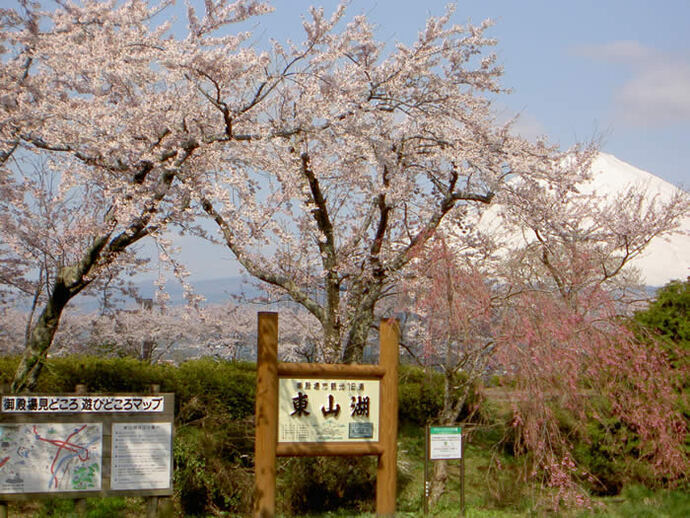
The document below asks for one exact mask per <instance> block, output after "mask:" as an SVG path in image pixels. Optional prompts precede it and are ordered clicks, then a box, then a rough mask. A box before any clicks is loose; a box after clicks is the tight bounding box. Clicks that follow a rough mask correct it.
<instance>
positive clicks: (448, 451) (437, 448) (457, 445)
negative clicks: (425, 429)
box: [429, 426, 462, 460]
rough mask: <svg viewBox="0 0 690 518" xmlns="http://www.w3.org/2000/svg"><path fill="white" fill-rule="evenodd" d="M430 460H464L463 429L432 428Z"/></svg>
mask: <svg viewBox="0 0 690 518" xmlns="http://www.w3.org/2000/svg"><path fill="white" fill-rule="evenodd" d="M429 439H430V440H429V458H430V459H431V460H443V459H461V458H462V428H461V427H459V426H432V427H431V428H430V429H429Z"/></svg>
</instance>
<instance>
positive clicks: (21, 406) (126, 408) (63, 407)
mask: <svg viewBox="0 0 690 518" xmlns="http://www.w3.org/2000/svg"><path fill="white" fill-rule="evenodd" d="M164 410H165V404H164V398H163V396H142V397H137V396H2V405H0V412H3V413H37V414H41V413H69V412H80V413H84V412H85V413H104V412H105V413H117V412H163V411H164Z"/></svg>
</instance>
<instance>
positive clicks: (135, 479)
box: [110, 423, 172, 490]
mask: <svg viewBox="0 0 690 518" xmlns="http://www.w3.org/2000/svg"><path fill="white" fill-rule="evenodd" d="M171 465H172V423H113V437H112V459H111V470H110V488H111V489H116V490H120V489H169V488H170V487H171V484H172V482H171Z"/></svg>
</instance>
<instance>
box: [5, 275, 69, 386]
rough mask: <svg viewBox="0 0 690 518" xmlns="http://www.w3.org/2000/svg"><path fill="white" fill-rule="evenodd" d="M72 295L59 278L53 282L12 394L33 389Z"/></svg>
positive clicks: (24, 354)
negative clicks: (52, 287) (53, 284)
mask: <svg viewBox="0 0 690 518" xmlns="http://www.w3.org/2000/svg"><path fill="white" fill-rule="evenodd" d="M74 295H76V293H70V290H69V289H68V288H67V287H66V286H65V283H64V281H63V280H62V279H61V278H58V279H57V280H56V281H55V286H54V289H53V292H52V294H51V295H50V298H49V299H48V301H47V302H46V305H45V307H44V308H43V312H42V313H41V316H40V317H39V318H38V320H37V321H36V325H35V326H34V328H33V330H32V331H31V334H30V335H29V339H28V341H27V343H26V347H25V348H24V353H23V354H22V359H21V361H20V362H19V366H18V367H17V372H16V373H15V375H14V380H13V381H12V387H11V390H12V392H14V393H18V392H21V391H23V390H33V389H34V388H35V386H36V382H37V381H38V375H39V374H40V372H41V368H42V367H43V361H44V360H45V357H46V355H47V354H48V349H49V348H50V345H51V344H52V343H53V338H54V337H55V332H56V331H57V329H58V325H59V323H60V316H61V315H62V311H63V310H64V309H65V306H67V303H68V302H69V301H70V299H71V298H72V297H73V296H74Z"/></svg>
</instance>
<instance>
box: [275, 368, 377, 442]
mask: <svg viewBox="0 0 690 518" xmlns="http://www.w3.org/2000/svg"><path fill="white" fill-rule="evenodd" d="M379 393H380V381H379V380H371V379H369V380H354V379H312V378H280V379H279V381H278V442H362V441H371V442H377V441H378V440H379Z"/></svg>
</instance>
